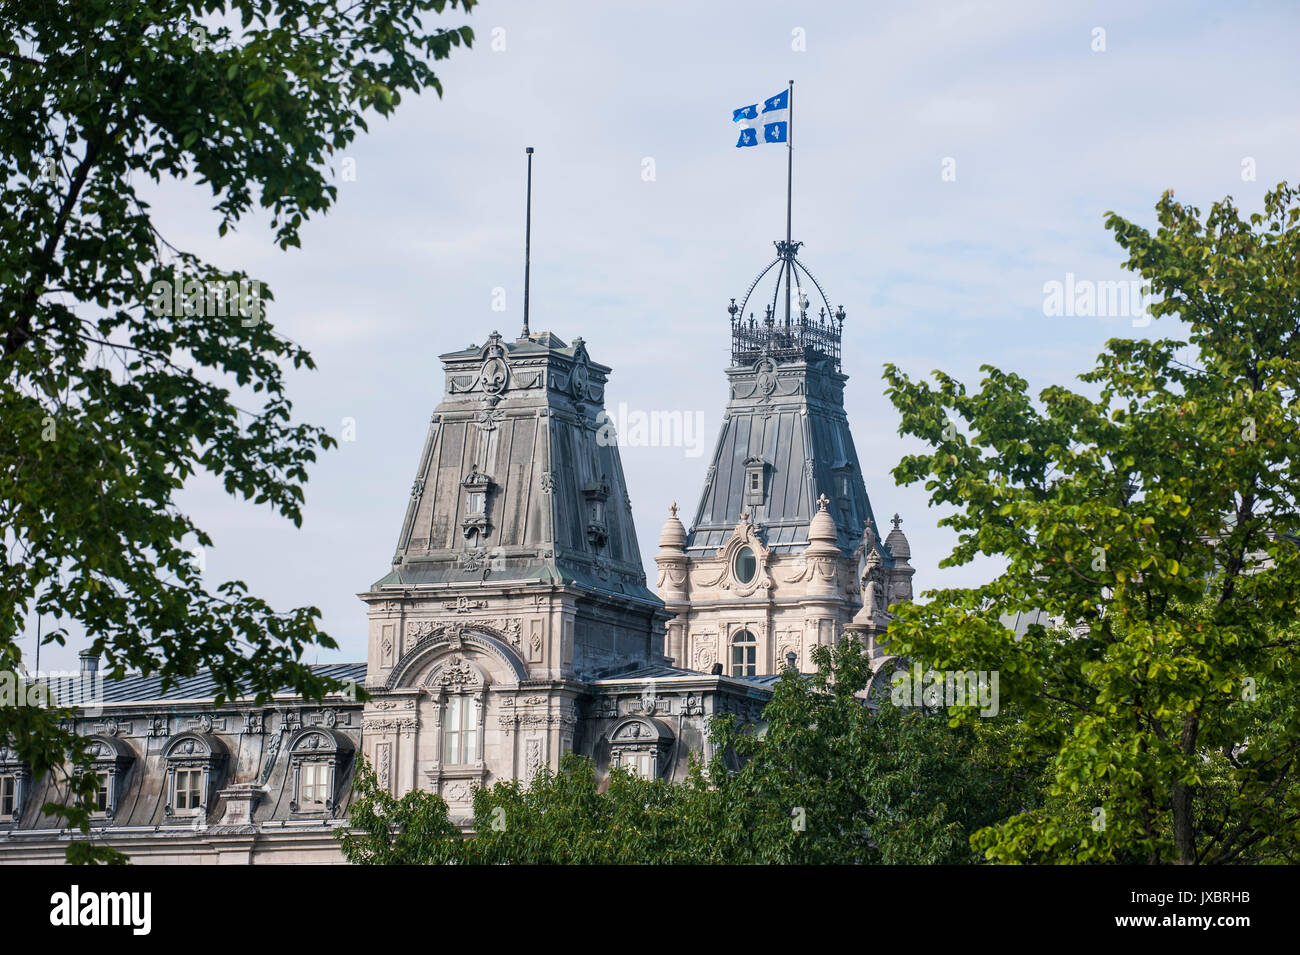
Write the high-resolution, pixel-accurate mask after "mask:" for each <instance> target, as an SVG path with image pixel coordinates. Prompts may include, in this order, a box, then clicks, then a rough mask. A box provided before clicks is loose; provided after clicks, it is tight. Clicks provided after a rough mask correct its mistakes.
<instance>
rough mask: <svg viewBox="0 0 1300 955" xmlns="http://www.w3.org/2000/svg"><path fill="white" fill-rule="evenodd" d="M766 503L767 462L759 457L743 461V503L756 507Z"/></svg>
mask: <svg viewBox="0 0 1300 955" xmlns="http://www.w3.org/2000/svg"><path fill="white" fill-rule="evenodd" d="M766 503H767V462H766V461H765V460H763V459H762V458H759V457H753V458H748V459H747V460H746V461H745V504H746V505H747V506H749V507H757V506H760V505H763V504H766Z"/></svg>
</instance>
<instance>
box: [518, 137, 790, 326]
mask: <svg viewBox="0 0 1300 955" xmlns="http://www.w3.org/2000/svg"><path fill="white" fill-rule="evenodd" d="M524 152H526V153H527V154H528V200H527V211H526V212H525V213H524V333H523V335H521V336H520V337H521V338H527V337H528V269H529V264H530V261H531V258H532V246H533V147H532V146H528V147H527V148H525V149H524ZM787 228H788V225H787Z"/></svg>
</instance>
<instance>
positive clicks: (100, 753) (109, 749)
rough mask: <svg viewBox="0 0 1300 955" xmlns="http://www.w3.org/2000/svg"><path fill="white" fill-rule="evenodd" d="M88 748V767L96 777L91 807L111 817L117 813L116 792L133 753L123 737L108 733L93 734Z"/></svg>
mask: <svg viewBox="0 0 1300 955" xmlns="http://www.w3.org/2000/svg"><path fill="white" fill-rule="evenodd" d="M88 749H89V751H90V755H91V758H92V759H93V760H94V762H93V763H92V764H91V770H90V771H91V774H92V775H93V776H94V777H95V796H94V800H93V803H92V806H93V810H94V812H96V813H100V814H102V815H103V816H105V817H106V818H108V819H112V818H113V816H114V815H115V814H116V813H117V799H118V794H119V793H121V791H122V784H123V781H124V780H125V779H126V774H127V772H128V771H129V770H130V769H131V764H132V763H133V762H134V761H135V753H134V752H133V751H132V750H131V747H130V746H129V745H128V744H127V743H126V742H125V741H123V740H121V739H117V738H115V737H109V736H97V737H94V738H92V739H91V740H90V745H89V747H88Z"/></svg>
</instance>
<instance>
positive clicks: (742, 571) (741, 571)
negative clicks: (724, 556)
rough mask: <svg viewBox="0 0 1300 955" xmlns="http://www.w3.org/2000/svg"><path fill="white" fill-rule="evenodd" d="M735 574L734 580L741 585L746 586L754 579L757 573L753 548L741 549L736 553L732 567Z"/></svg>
mask: <svg viewBox="0 0 1300 955" xmlns="http://www.w3.org/2000/svg"><path fill="white" fill-rule="evenodd" d="M733 567H734V569H735V572H736V579H737V580H738V581H740V582H741V583H742V584H747V583H749V582H750V581H751V580H753V579H754V575H755V574H756V573H758V561H757V560H756V559H755V557H754V551H753V548H750V547H742V548H740V550H739V551H737V552H736V561H735V564H734V565H733Z"/></svg>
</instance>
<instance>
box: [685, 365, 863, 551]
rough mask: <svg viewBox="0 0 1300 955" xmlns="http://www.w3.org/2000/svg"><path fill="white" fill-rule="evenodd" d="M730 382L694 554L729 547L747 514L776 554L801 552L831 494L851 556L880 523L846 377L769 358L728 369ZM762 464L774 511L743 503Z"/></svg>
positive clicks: (829, 368)
mask: <svg viewBox="0 0 1300 955" xmlns="http://www.w3.org/2000/svg"><path fill="white" fill-rule="evenodd" d="M727 378H728V382H729V384H730V386H731V399H730V401H728V403H727V411H726V415H725V416H724V418H723V422H722V431H721V433H720V434H719V435H718V443H717V445H716V447H715V449H714V452H713V459H712V462H711V465H710V468H709V472H708V476H707V478H706V481H705V485H704V492H703V494H702V495H701V496H700V503H699V507H698V508H697V510H696V514H695V520H694V522H693V525H692V527H691V530H690V531H689V532H688V535H687V543H686V547H687V550H688V552H689V551H690V550H691V549H704V550H711V549H714V548H718V547H721V546H722V545H723V544H725V543H726V542H727V540H728V539H730V537H731V534H732V531H733V530H734V529H735V527H736V524H737V523H738V522H739V521H740V515H741V513H742V512H743V511H748V512H750V519H751V520H752V521H753V523H754V524H755V526H757V527H759V528H760V529H761V532H762V533H763V534H764V540H765V543H766V545H767V546H768V547H769V548H772V549H773V550H775V551H776V552H777V553H788V552H792V551H794V552H797V551H800V550H802V549H803V548H804V547H805V546H807V544H808V525H809V522H810V521H811V520H812V517H813V515H814V514H815V513H816V511H817V504H816V502H817V499H818V497H819V496H821V495H822V494H825V495H826V497H827V499H828V500H829V501H830V505H829V509H830V513H831V518H832V520H834V521H835V526H836V529H837V530H838V531H839V540H838V544H839V547H840V549H841V550H842V551H843V552H844V554H845V555H846V556H851V555H852V554H853V552H854V550H855V549H856V548H857V546H858V544H859V542H860V541H861V538H862V531H863V528H864V527H865V526H866V522H867V520H868V519H871V520H874V517H873V515H872V512H871V501H870V500H869V499H868V497H867V488H866V484H865V483H864V482H863V478H862V467H861V465H860V464H859V463H858V452H857V449H856V448H855V447H854V444H853V435H852V434H851V433H850V431H849V422H848V416H847V415H846V414H845V411H844V383H845V382H846V381H847V380H848V378H847V376H846V375H843V374H841V373H840V372H837V371H836V370H835V368H834V365H833V363H832V362H831V361H830V360H829V359H826V360H821V361H813V362H804V361H785V362H776V361H774V360H773V359H770V358H768V359H760V360H759V361H757V362H755V363H754V364H752V365H748V366H739V367H732V368H729V369H727ZM755 458H761V459H762V460H763V462H764V463H765V471H766V482H767V483H766V487H767V494H766V502H765V503H764V504H762V505H758V506H753V505H749V504H747V503H746V500H745V498H746V488H745V476H746V473H747V471H748V468H749V464H748V463H747V462H750V461H752V460H753V459H755ZM845 480H847V484H848V494H847V495H845V494H843V493H842V492H843V484H844V481H845ZM876 532H877V534H879V533H880V528H879V526H878V525H877V528H876Z"/></svg>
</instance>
